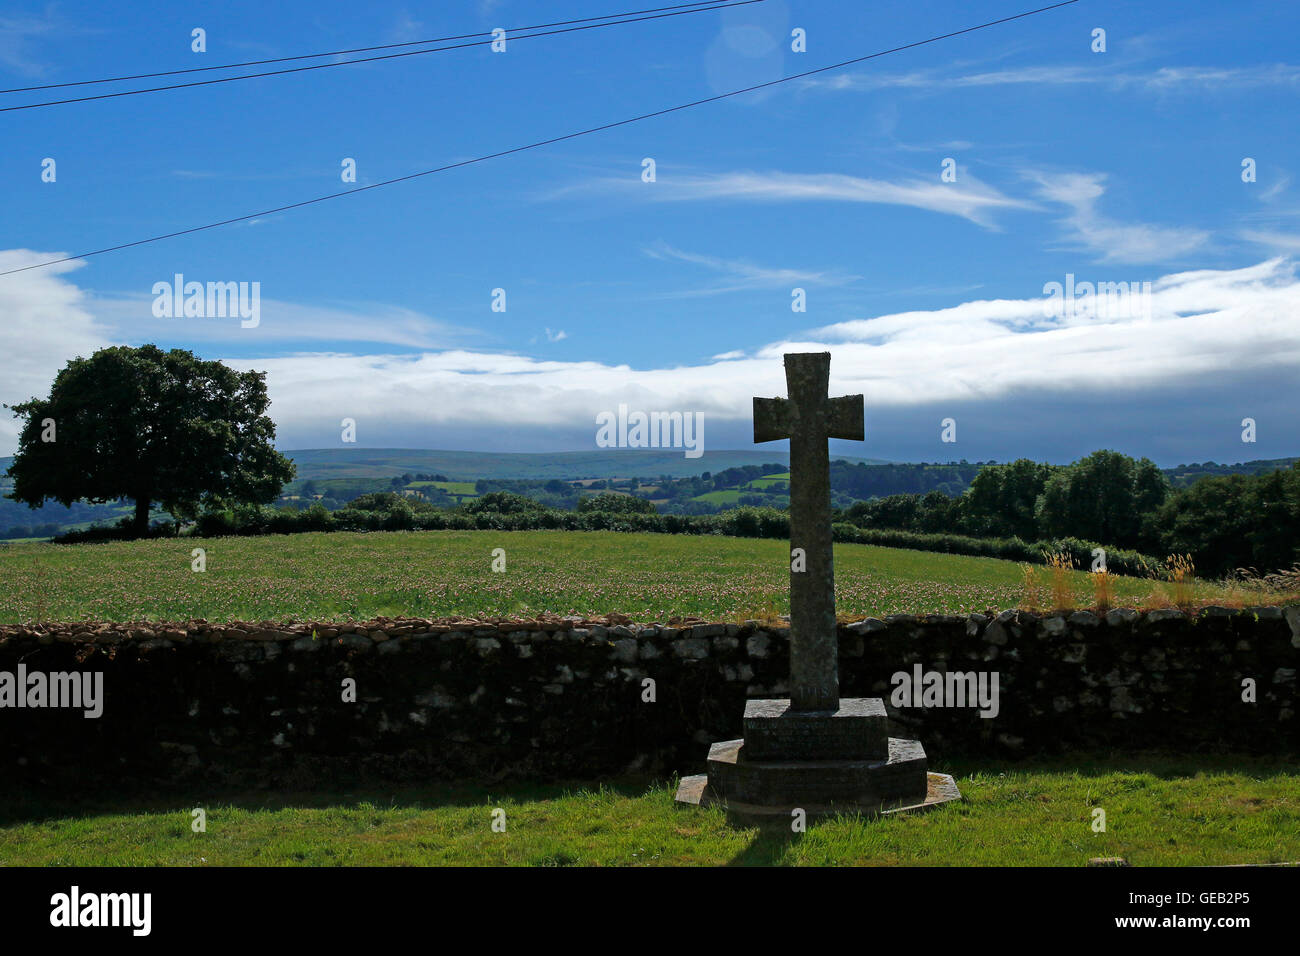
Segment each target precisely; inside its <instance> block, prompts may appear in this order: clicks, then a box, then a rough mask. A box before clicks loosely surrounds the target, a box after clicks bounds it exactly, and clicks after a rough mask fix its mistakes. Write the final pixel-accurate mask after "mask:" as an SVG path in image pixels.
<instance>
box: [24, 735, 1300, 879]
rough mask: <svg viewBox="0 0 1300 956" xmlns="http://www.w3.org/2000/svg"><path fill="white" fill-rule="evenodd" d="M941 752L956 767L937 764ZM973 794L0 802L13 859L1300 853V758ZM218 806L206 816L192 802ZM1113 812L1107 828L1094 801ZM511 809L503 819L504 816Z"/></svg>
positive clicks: (1022, 783) (991, 860) (395, 795)
mask: <svg viewBox="0 0 1300 956" xmlns="http://www.w3.org/2000/svg"><path fill="white" fill-rule="evenodd" d="M939 769H944V768H939ZM947 769H949V770H954V771H957V779H958V785H959V786H960V787H961V789H962V792H963V795H964V797H965V800H964V801H963V802H962V803H958V804H952V805H948V806H945V807H941V808H939V809H938V810H935V811H932V812H930V813H926V814H920V815H913V816H904V817H899V818H884V819H864V818H860V817H841V818H836V819H833V820H828V821H825V822H821V823H812V824H810V825H809V827H808V831H807V832H806V833H803V834H799V835H794V834H791V833H789V832H786V831H785V830H784V829H782V830H780V831H762V832H760V831H759V830H756V829H740V828H731V827H728V826H727V825H726V824H725V821H724V817H723V814H722V812H721V811H719V810H717V809H711V810H679V809H676V808H675V807H674V806H673V804H672V784H671V782H628V781H623V782H619V783H616V784H614V785H610V786H606V787H603V788H599V789H565V788H563V787H538V786H516V787H513V788H507V787H498V788H495V789H492V790H484V789H458V790H438V789H428V788H425V789H421V790H398V791H394V790H392V789H389V790H387V791H383V792H378V791H377V792H364V793H363V792H356V793H331V794H319V793H315V794H293V793H275V794H269V793H265V792H264V793H260V794H234V795H225V796H209V795H201V796H199V797H198V798H197V799H195V801H194V802H181V800H180V798H173V799H171V800H168V799H167V798H159V797H157V796H153V797H146V798H144V800H143V801H142V800H140V799H138V798H136V799H131V800H127V801H116V802H115V801H114V800H112V799H104V798H100V799H99V800H98V801H97V803H96V805H94V806H85V805H79V806H76V807H65V808H52V807H50V806H49V804H48V803H42V804H40V805H39V807H37V806H35V805H24V804H23V803H21V802H18V801H16V800H15V799H13V798H9V799H7V800H5V801H4V802H0V865H6V866H33V865H36V866H39V865H51V864H52V865H68V866H97V865H113V866H155V865H162V866H233V865H258V866H280V865H314V866H329V865H442V864H456V865H474V866H492V865H524V866H530V865H531V866H563V865H582V866H665V865H773V864H775V865H828V864H833V865H921V866H926V865H941V866H950V865H960V866H1003V865H1011V866H1019V865H1040V866H1081V865H1084V864H1086V863H1087V861H1088V860H1089V859H1090V858H1092V857H1106V856H1122V857H1125V858H1126V859H1128V860H1129V862H1130V863H1132V864H1134V865H1138V866H1200V865H1221V864H1230V863H1278V862H1293V861H1297V860H1300V826H1298V825H1297V820H1300V776H1298V775H1297V771H1296V769H1295V767H1294V766H1290V767H1287V766H1284V765H1282V764H1278V763H1268V762H1263V761H1254V760H1247V759H1245V758H1242V759H1236V758H1228V757H1222V758H1207V757H1197V758H1195V759H1194V760H1192V759H1190V758H1169V757H1142V756H1135V757H1126V758H1122V759H1121V758H1099V759H1091V758H1088V757H1074V758H1071V765H1070V766H1066V765H1064V764H1060V763H1058V764H1045V763H1037V764H1022V765H1018V766H1016V767H1015V768H1008V770H1007V771H1006V772H1005V773H1000V772H997V771H990V770H987V769H986V770H983V771H975V770H972V769H967V770H965V771H963V770H962V769H961V768H947ZM196 806H201V807H203V808H204V809H205V810H206V812H207V831H206V832H204V833H194V832H193V831H192V829H191V820H192V817H191V811H192V810H193V809H194V808H195V807H196ZM1098 807H1099V808H1101V809H1103V810H1105V813H1106V817H1105V822H1106V830H1105V832H1103V833H1098V832H1094V830H1093V820H1094V816H1093V810H1094V808H1098ZM497 808H500V809H502V810H504V811H505V824H506V828H505V832H494V831H493V830H492V819H493V811H494V810H495V809H497Z"/></svg>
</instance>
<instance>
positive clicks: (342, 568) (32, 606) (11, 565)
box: [0, 531, 1232, 623]
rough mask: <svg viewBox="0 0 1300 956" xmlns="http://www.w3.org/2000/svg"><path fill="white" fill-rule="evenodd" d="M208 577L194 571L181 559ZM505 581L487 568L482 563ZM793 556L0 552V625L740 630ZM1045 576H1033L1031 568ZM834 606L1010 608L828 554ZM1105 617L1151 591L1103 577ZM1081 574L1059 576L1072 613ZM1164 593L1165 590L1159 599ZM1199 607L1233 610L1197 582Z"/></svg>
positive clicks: (379, 537)
mask: <svg viewBox="0 0 1300 956" xmlns="http://www.w3.org/2000/svg"><path fill="white" fill-rule="evenodd" d="M193 548H203V549H205V551H206V561H207V570H206V571H204V572H202V573H197V572H194V571H192V570H191V560H192V558H191V550H192V549H193ZM495 548H503V549H504V550H505V552H506V556H507V561H506V570H505V571H504V572H500V573H495V572H493V571H492V570H491V564H492V557H493V556H492V551H493V549H495ZM788 549H789V544H788V543H787V542H785V541H780V540H763V539H750V538H726V537H717V536H696V535H663V534H623V533H617V532H563V531H515V532H494V531H454V532H453V531H434V532H383V533H371V534H354V533H328V534H327V533H317V534H295V535H271V536H265V537H255V538H216V539H201V538H183V539H156V540H152V541H133V542H114V543H108V544H82V545H54V544H48V543H38V542H21V543H16V544H10V545H8V546H7V547H0V622H2V623H25V622H31V621H76V620H103V621H130V620H183V619H187V618H192V617H203V618H207V619H208V620H210V621H221V620H233V619H242V620H250V619H251V620H264V619H265V620H284V619H286V618H297V619H306V618H318V619H337V620H342V619H366V618H371V617H375V616H377V615H386V616H398V615H411V616H418V617H436V616H444V615H452V614H466V615H469V614H484V615H502V614H521V615H525V614H529V613H536V612H541V611H549V612H555V613H559V614H585V615H600V614H606V613H609V612H619V613H623V614H627V615H629V616H630V617H632V618H634V619H636V620H643V621H651V620H666V619H667V618H669V617H672V616H674V615H682V616H685V615H698V616H700V617H706V618H711V619H715V620H718V619H744V618H747V617H759V616H763V615H765V614H766V615H771V614H782V613H786V612H787V611H788V606H789V596H788V591H789V572H788V570H787V568H788V563H787V562H788V561H789V550H788ZM1039 570H1040V571H1042V570H1043V569H1041V568H1040V569H1039ZM835 571H836V580H835V585H836V596H837V608H838V610H839V612H840V613H841V614H843V615H848V616H852V617H863V616H866V615H874V616H882V615H885V614H892V613H924V612H945V613H966V612H970V611H983V610H987V609H989V608H999V609H1001V608H1008V607H1015V606H1017V605H1018V604H1019V603H1020V602H1021V600H1022V598H1023V596H1024V593H1023V586H1022V582H1023V572H1022V569H1021V566H1020V565H1018V564H1016V563H1014V562H1011V561H1000V560H995V559H991V558H972V557H965V556H961V555H948V554H933V553H927V552H921V551H907V550H902V549H896V548H880V547H874V546H867V545H856V544H839V545H836V546H835ZM1114 580H1115V584H1116V596H1115V603H1116V605H1117V606H1120V605H1124V604H1130V605H1138V604H1150V603H1160V595H1159V594H1156V595H1155V597H1156V598H1157V600H1155V601H1153V600H1152V598H1153V591H1159V590H1160V588H1161V587H1162V586H1161V585H1157V584H1156V583H1155V582H1152V581H1149V580H1145V579H1140V578H1123V577H1120V578H1115V579H1114ZM1091 583H1092V576H1091V575H1088V574H1086V573H1084V572H1074V573H1072V574H1070V576H1069V579H1068V584H1069V587H1070V589H1071V590H1072V592H1073V595H1074V598H1073V601H1074V604H1075V605H1076V606H1079V607H1086V606H1089V605H1090V604H1091V603H1092V590H1091ZM1165 587H1167V586H1165ZM1196 595H1197V597H1199V598H1200V599H1201V600H1205V601H1216V600H1224V601H1226V600H1230V599H1231V597H1232V595H1230V594H1226V593H1225V592H1224V591H1223V589H1222V588H1219V587H1217V586H1215V585H1212V584H1208V583H1204V582H1198V583H1197V586H1196Z"/></svg>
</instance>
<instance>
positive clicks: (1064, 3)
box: [0, 0, 1078, 277]
mask: <svg viewBox="0 0 1300 956" xmlns="http://www.w3.org/2000/svg"><path fill="white" fill-rule="evenodd" d="M1074 3H1078V0H1061V2H1059V3H1053V4H1050V5H1049V6H1046V7H1039V8H1037V9H1036V10H1027V11H1025V12H1024V13H1017V14H1013V15H1012V16H1009V17H1002V18H1000V19H997V20H989V21H987V22H985V23H980V24H977V25H976V26H973V27H966V28H965V29H963V30H954V31H952V32H951V33H944V34H940V35H939V36H933V37H929V38H928V39H925V40H916V41H915V42H912V43H905V44H903V45H902V46H896V47H891V48H890V49H888V50H880V51H879V52H876V53H868V54H866V55H865V56H856V57H853V58H852V59H849V60H841V61H840V62H838V63H831V64H829V65H828V66H822V67H818V68H817V69H814V70H805V71H804V72H802V73H794V74H791V75H790V76H783V77H780V78H778V79H775V80H768V81H767V82H766V83H756V84H754V85H753V86H746V87H744V88H743V89H739V90H729V91H727V92H726V93H719V94H717V95H715V96H708V97H705V98H704V99H699V100H692V101H691V102H689V103H680V104H678V105H677V106H669V107H666V108H664V109H661V110H655V111H654V112H651V113H642V114H641V115H639V116H632V117H629V118H628V119H622V120H617V121H615V122H613V123H604V124H602V125H600V126H592V127H589V128H587V129H582V130H578V131H576V132H573V133H565V134H564V135H562V136H552V137H551V138H550V139H543V140H538V141H537V142H535V143H527V144H525V145H523V146H515V147H512V148H510V149H503V150H499V151H498V152H495V153H487V154H485V155H483V156H475V157H473V158H472V159H463V160H461V161H459V162H455V163H448V164H447V165H445V166H438V167H436V168H434V169H425V170H421V171H420V172H417V173H408V174H407V175H405V176H398V177H397V178H395V179H386V180H384V181H382V182H378V183H371V184H370V185H368V186H358V187H357V188H356V189H345V190H343V191H341V192H336V193H329V194H327V195H324V196H317V197H316V198H314V199H304V200H301V201H300V202H295V203H288V204H287V205H284V206H276V207H275V208H274V209H263V210H261V211H259V212H252V213H248V214H247V215H243V216H234V217H232V218H230V219H222V220H221V221H219V222H210V223H207V224H206V225H202V226H192V227H191V228H189V229H180V230H178V231H176V232H169V233H165V234H163V235H160V236H150V237H149V238H147V239H137V240H135V241H134V242H123V243H119V244H118V245H115V246H108V247H106V248H103V249H95V250H92V251H90V252H82V253H79V254H77V255H75V256H64V257H63V258H62V259H50V260H48V261H46V262H37V263H34V264H33V265H30V266H23V267H21V268H19V269H10V270H9V271H7V272H0V277H2V276H9V275H14V274H16V273H19V272H28V271H30V270H32V269H44V268H46V267H48V266H54V265H58V264H59V263H62V262H72V261H73V260H76V259H89V258H90V257H92V256H102V255H104V254H106V253H109V252H118V251H120V250H122V249H130V248H132V247H134V246H143V245H146V244H148V243H152V242H161V241H163V240H164V239H175V238H177V237H179V236H188V235H191V234H192V233H196V232H204V231H206V230H208V229H216V228H218V227H219V226H229V225H232V224H234V223H237V222H247V221H248V220H250V219H257V218H260V217H262V216H271V215H274V214H276V213H280V212H287V211H289V210H290V209H300V208H302V207H303V206H311V205H314V204H315V203H321V202H327V201H328V200H331V199H341V198H342V197H344V196H354V195H356V194H357V193H363V192H367V191H368V190H371V189H380V188H381V187H384V186H392V185H395V184H397V183H404V182H408V181H410V180H412V179H419V178H421V177H423V176H432V175H433V174H434V173H442V172H446V171H448V170H451V169H459V168H460V167H462V166H472V165H474V164H476V163H482V162H486V161H487V160H489V159H499V158H500V157H502V156H510V155H512V154H514V153H522V152H526V151H528V150H533V149H539V148H541V147H543V146H551V145H553V144H555V143H562V142H564V141H565V140H570V139H577V138H578V137H580V136H589V135H591V134H592V133H599V132H603V131H604V130H609V129H615V128H617V127H619V126H628V125H630V124H632V123H639V122H641V121H642V120H648V119H653V118H654V117H656V116H666V115H667V114H669V113H677V112H680V111H682V110H688V109H692V108H693V107H696V106H703V105H704V104H706V103H716V102H718V101H719V100H725V99H728V98H730V97H733V96H740V95H742V94H744V93H753V92H755V91H756V90H762V89H767V88H768V87H772V86H778V85H780V84H782V83H790V82H792V81H794V80H801V79H804V78H806V77H809V76H816V75H818V74H820V73H829V72H830V71H832V70H839V69H843V68H844V67H846V66H852V65H854V64H855V63H864V62H866V61H867V60H874V59H877V58H878V57H882V56H888V55H889V54H891V53H900V52H902V51H903V50H912V49H915V48H916V47H921V46H926V45H928V44H931V43H938V42H939V41H940V40H949V39H951V38H953V37H957V36H962V35H964V34H967V33H974V32H976V31H977V30H987V29H988V28H989V27H995V26H999V25H1001V24H1003V23H1010V22H1012V21H1014V20H1023V19H1025V18H1026V17H1032V16H1035V15H1036V14H1039V13H1046V12H1047V11H1049V10H1057V9H1060V8H1061V7H1068V6H1070V5H1071V4H1074Z"/></svg>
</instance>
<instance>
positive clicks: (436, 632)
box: [0, 604, 1300, 649]
mask: <svg viewBox="0 0 1300 956" xmlns="http://www.w3.org/2000/svg"><path fill="white" fill-rule="evenodd" d="M1234 617H1251V618H1254V619H1258V620H1270V621H1281V620H1284V619H1285V620H1286V621H1287V623H1288V624H1291V625H1292V629H1293V630H1297V631H1298V636H1300V604H1292V605H1286V606H1259V607H1242V608H1229V607H1223V606H1221V605H1207V606H1204V607H1200V608H1197V609H1195V611H1194V612H1193V613H1192V614H1191V615H1190V616H1189V615H1188V613H1187V612H1186V611H1183V610H1180V609H1178V608H1168V607H1166V608H1148V609H1138V608H1112V609H1111V610H1109V611H1107V612H1105V613H1101V612H1098V611H1096V610H1089V609H1078V610H1057V611H1049V612H1044V613H1042V614H1038V613H1034V612H1030V611H1026V610H1024V609H1018V608H1010V609H1007V610H1003V611H998V610H995V609H989V610H986V611H983V612H977V613H971V614H941V613H935V614H890V615H886V617H885V618H884V619H883V620H882V619H880V618H874V617H866V618H862V619H860V620H856V621H840V622H839V624H838V630H839V632H840V633H841V635H846V634H847V635H851V636H853V637H871V636H873V635H878V634H881V633H883V632H885V631H887V630H888V629H890V628H900V629H911V628H917V627H932V626H936V625H945V624H946V625H954V626H960V625H965V627H966V632H967V635H968V636H970V637H977V636H979V635H980V634H981V633H982V632H984V631H986V630H993V629H996V633H999V640H1001V638H1000V632H1001V631H1002V630H1003V629H1005V627H1007V626H1010V627H1013V628H1016V627H1019V626H1023V625H1027V624H1033V623H1035V622H1042V626H1043V628H1045V629H1046V631H1047V632H1048V633H1056V632H1062V633H1063V632H1064V630H1065V629H1068V628H1075V629H1079V628H1087V629H1089V630H1091V629H1092V628H1095V627H1099V626H1103V625H1104V626H1110V627H1123V626H1130V627H1131V626H1135V625H1137V624H1139V623H1141V624H1149V625H1151V626H1156V625H1160V624H1164V623H1166V622H1174V621H1186V620H1189V619H1190V620H1192V621H1194V622H1199V621H1204V620H1210V619H1215V620H1226V619H1231V618H1234ZM789 632H790V625H789V623H788V622H787V621H785V620H781V619H778V620H774V621H770V622H768V621H760V620H755V619H749V620H745V621H741V622H737V621H734V620H733V621H706V620H703V619H701V618H678V617H674V618H670V619H669V620H668V621H667V622H666V623H665V622H657V621H656V622H645V623H638V622H634V621H633V620H632V619H631V618H629V617H626V616H625V615H621V614H610V615H606V616H605V617H600V618H584V617H578V616H568V617H560V616H556V615H551V616H542V617H538V618H506V617H492V618H415V617H411V618H390V617H377V618H373V619H371V620H367V621H337V622H335V621H322V620H317V621H297V620H292V619H290V620H287V621H260V622H251V621H222V622H214V621H207V620H204V619H202V618H195V619H191V620H187V621H124V622H103V621H70V622H50V623H40V624H0V645H3V644H6V643H8V642H9V641H12V640H20V641H23V640H31V639H35V640H36V641H37V642H38V643H41V644H53V643H55V642H58V643H71V644H83V645H88V644H114V645H119V644H138V645H140V646H141V647H143V648H145V649H148V648H152V647H160V646H161V647H165V646H171V645H174V644H178V643H188V642H192V643H199V644H205V643H206V644H216V643H225V642H229V641H250V642H285V643H287V644H289V646H291V647H293V648H295V649H301V648H304V647H307V646H312V645H315V644H316V642H317V641H337V642H338V643H340V644H343V645H345V646H358V645H360V644H362V643H365V642H369V643H375V644H378V643H383V642H385V641H389V640H392V639H394V638H407V639H410V638H428V637H439V638H440V639H442V640H451V641H455V640H483V639H485V638H489V637H501V638H506V639H508V640H509V641H510V642H513V643H536V642H538V641H544V640H549V639H552V638H554V637H556V636H557V635H560V636H562V637H567V638H571V639H574V640H578V641H583V642H587V643H593V644H595V643H608V644H611V645H612V644H613V643H614V642H615V641H619V640H627V639H629V638H635V639H640V640H653V639H655V638H659V639H661V640H663V641H667V642H674V641H681V640H691V639H697V640H703V641H706V642H707V641H708V640H709V639H713V640H714V641H716V640H719V639H721V640H724V641H725V640H726V639H728V638H733V639H734V638H737V637H742V636H748V635H752V634H757V633H763V634H770V635H776V636H783V637H788V636H789ZM304 638H305V639H307V640H306V641H304Z"/></svg>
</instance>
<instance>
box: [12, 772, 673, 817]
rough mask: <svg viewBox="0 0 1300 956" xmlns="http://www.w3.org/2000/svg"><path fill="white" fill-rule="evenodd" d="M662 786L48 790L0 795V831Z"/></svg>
mask: <svg viewBox="0 0 1300 956" xmlns="http://www.w3.org/2000/svg"><path fill="white" fill-rule="evenodd" d="M656 782H659V783H662V781H656V779H654V778H650V777H623V778H619V779H617V780H596V781H592V780H577V781H560V782H557V783H528V782H520V781H512V782H506V783H494V784H478V783H469V782H466V783H454V784H444V783H432V784H424V785H415V784H410V783H405V782H403V783H397V782H393V783H385V782H384V781H373V780H367V781H361V782H355V783H346V782H345V783H341V784H332V785H324V784H322V785H320V786H317V787H311V788H298V787H293V788H284V789H280V790H269V789H261V790H254V789H252V788H250V787H247V786H241V787H214V786H212V785H209V784H196V785H195V786H193V787H174V788H173V787H167V788H165V789H157V788H155V789H152V790H150V791H149V792H147V793H146V792H141V791H140V790H122V791H120V792H101V793H96V794H94V795H92V796H89V797H78V798H71V797H67V796H64V795H60V794H57V793H54V794H51V793H50V792H48V791H20V792H12V793H8V794H4V795H3V796H0V827H5V826H12V825H14V824H18V823H38V822H41V821H44V820H64V819H72V818H84V817H97V816H111V815H114V814H137V813H170V812H173V811H175V810H176V809H177V808H178V807H184V808H187V809H189V808H193V807H199V806H201V807H206V808H208V809H212V808H213V807H234V808H236V809H240V810H250V811H259V810H285V809H296V810H323V809H328V808H331V807H355V806H358V805H361V804H366V803H369V804H372V805H374V806H375V807H377V808H382V809H411V810H435V809H440V808H445V807H475V806H484V805H486V804H488V803H497V802H501V801H504V800H509V801H513V802H517V803H523V802H533V801H544V800H557V799H559V798H561V797H565V796H569V795H572V794H575V793H579V792H582V791H591V792H597V791H600V790H604V791H605V792H607V793H608V792H613V793H616V794H618V795H619V796H620V797H625V798H628V799H636V798H639V797H643V796H645V795H646V793H647V792H648V791H650V790H651V789H652V788H653V787H654V785H655V784H656Z"/></svg>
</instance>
